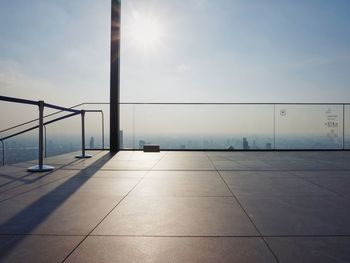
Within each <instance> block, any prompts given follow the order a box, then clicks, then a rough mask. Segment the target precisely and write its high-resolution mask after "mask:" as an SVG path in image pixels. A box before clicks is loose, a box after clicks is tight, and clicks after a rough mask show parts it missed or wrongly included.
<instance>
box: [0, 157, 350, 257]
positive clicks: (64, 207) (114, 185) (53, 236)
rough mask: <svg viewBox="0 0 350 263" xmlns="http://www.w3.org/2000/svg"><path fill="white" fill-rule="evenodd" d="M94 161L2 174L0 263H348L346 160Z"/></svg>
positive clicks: (2, 170)
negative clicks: (45, 169)
mask: <svg viewBox="0 0 350 263" xmlns="http://www.w3.org/2000/svg"><path fill="white" fill-rule="evenodd" d="M92 154H93V155H94V157H93V158H91V159H86V160H77V159H74V155H75V153H71V154H66V155H62V156H58V157H50V158H48V159H46V160H45V162H46V163H47V164H51V165H54V166H55V167H56V170H55V171H53V172H49V173H43V174H31V173H28V172H26V169H25V168H26V167H28V166H30V165H32V164H33V163H34V162H27V163H19V164H14V165H8V166H4V167H0V262H288V263H289V262H311V263H312V262H350V250H349V249H348V248H349V246H350V205H349V204H350V194H349V192H350V191H348V189H349V186H350V152H161V153H143V152H131V151H123V152H120V153H118V154H117V155H110V154H109V153H108V152H92Z"/></svg>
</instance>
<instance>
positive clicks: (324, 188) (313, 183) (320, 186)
mask: <svg viewBox="0 0 350 263" xmlns="http://www.w3.org/2000/svg"><path fill="white" fill-rule="evenodd" d="M289 173H290V174H292V175H294V176H295V177H296V178H299V179H301V180H303V181H305V182H308V183H310V184H312V185H314V186H317V187H318V188H320V189H323V190H326V191H328V192H330V193H333V194H335V195H336V196H338V197H343V198H344V196H343V195H341V194H339V193H337V192H335V191H333V190H331V189H328V188H327V187H325V186H322V185H319V184H317V183H315V182H312V181H310V180H308V179H306V178H305V177H301V176H298V175H297V173H295V174H294V173H293V172H289Z"/></svg>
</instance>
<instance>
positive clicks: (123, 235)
mask: <svg viewBox="0 0 350 263" xmlns="http://www.w3.org/2000/svg"><path fill="white" fill-rule="evenodd" d="M89 236H91V237H93V236H96V237H169V238H171V237H194V238H196V237H197V238H230V237H242V238H261V237H263V238H327V237H331V238H337V237H339V238H342V237H344V238H350V235H262V236H260V235H137V234H135V235H127V234H110V235H106V234H91V235H89Z"/></svg>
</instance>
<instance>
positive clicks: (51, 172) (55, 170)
mask: <svg viewBox="0 0 350 263" xmlns="http://www.w3.org/2000/svg"><path fill="white" fill-rule="evenodd" d="M77 161H79V160H74V161H71V162H70V163H68V164H65V165H63V166H62V167H59V168H57V169H54V170H53V171H50V172H48V173H46V174H45V175H43V176H45V177H46V176H50V175H51V174H53V173H55V172H57V171H60V170H69V169H64V167H66V166H69V165H71V164H72V163H74V162H77ZM21 168H22V167H21ZM83 169H84V168H82V169H76V170H80V171H81V170H83ZM32 174H34V173H28V174H26V175H25V176H29V175H32ZM70 176H74V175H67V176H64V177H61V178H59V179H56V180H54V181H52V182H48V183H46V184H43V185H40V186H38V187H35V188H33V189H30V190H28V191H25V192H23V193H19V194H17V195H15V196H12V197H9V198H6V199H4V200H0V203H1V202H3V201H6V200H9V199H11V198H14V197H17V196H19V195H21V194H25V193H28V192H30V191H32V190H35V189H37V188H39V187H42V186H45V185H48V184H50V183H54V182H57V181H59V180H61V179H65V178H68V177H70ZM39 180H40V179H39ZM21 186H23V184H22V185H17V186H14V187H12V188H9V189H7V190H5V191H3V192H0V194H4V193H6V192H8V191H10V190H13V189H16V188H19V187H21Z"/></svg>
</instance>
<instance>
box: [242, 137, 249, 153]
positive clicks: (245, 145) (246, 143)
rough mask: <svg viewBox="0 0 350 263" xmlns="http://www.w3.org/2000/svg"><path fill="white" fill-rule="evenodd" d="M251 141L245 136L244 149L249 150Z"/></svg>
mask: <svg viewBox="0 0 350 263" xmlns="http://www.w3.org/2000/svg"><path fill="white" fill-rule="evenodd" d="M249 149H250V147H249V143H248V140H247V138H246V137H243V150H249Z"/></svg>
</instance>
